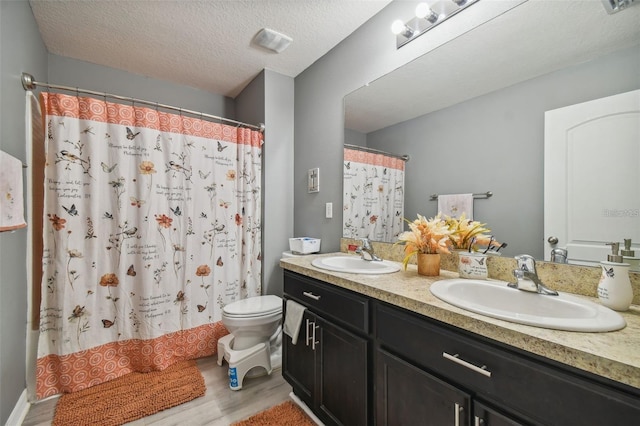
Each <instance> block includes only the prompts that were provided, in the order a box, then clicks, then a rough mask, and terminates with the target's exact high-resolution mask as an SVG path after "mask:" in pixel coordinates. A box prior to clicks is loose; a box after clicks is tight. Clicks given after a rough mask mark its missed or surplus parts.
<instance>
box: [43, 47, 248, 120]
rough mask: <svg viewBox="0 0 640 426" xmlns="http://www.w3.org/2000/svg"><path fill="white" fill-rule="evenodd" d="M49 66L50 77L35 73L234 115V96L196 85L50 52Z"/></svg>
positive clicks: (55, 80)
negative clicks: (207, 90) (186, 84)
mask: <svg viewBox="0 0 640 426" xmlns="http://www.w3.org/2000/svg"><path fill="white" fill-rule="evenodd" d="M48 67H49V69H48V73H47V77H46V78H44V77H43V76H38V75H34V77H35V78H36V80H38V81H49V82H51V83H53V84H60V85H63V86H70V87H80V88H82V89H89V90H95V91H97V92H107V93H112V94H114V95H122V96H128V97H132V98H138V99H144V100H148V101H153V102H158V103H161V104H167V105H173V106H178V107H181V108H184V109H189V110H192V111H198V112H204V113H206V114H212V115H217V116H220V117H226V118H234V117H235V107H234V105H235V103H234V101H233V99H231V98H228V97H226V96H221V95H215V94H212V93H208V92H205V91H203V90H200V89H195V88H193V87H189V86H184V85H180V84H175V83H171V82H168V81H163V80H156V79H152V78H149V77H145V76H143V75H138V74H132V73H129V72H126V71H121V70H118V69H115V68H109V67H105V66H102V65H96V64H92V63H89V62H84V61H78V60H76V59H71V58H67V57H64V56H58V55H52V54H49V63H48Z"/></svg>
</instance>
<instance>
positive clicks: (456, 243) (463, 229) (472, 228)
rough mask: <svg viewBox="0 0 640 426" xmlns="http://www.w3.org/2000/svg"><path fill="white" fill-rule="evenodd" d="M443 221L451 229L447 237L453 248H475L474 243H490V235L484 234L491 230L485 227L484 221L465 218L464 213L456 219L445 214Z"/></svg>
mask: <svg viewBox="0 0 640 426" xmlns="http://www.w3.org/2000/svg"><path fill="white" fill-rule="evenodd" d="M445 222H446V224H447V226H448V227H449V230H450V231H451V234H450V236H449V238H450V239H451V244H452V245H453V248H456V249H463V250H469V249H474V250H475V247H476V244H478V245H488V244H490V243H491V236H490V235H487V234H486V233H487V232H491V230H490V229H489V228H485V226H486V225H487V224H486V223H480V222H478V221H475V220H470V219H467V218H466V217H465V214H464V213H463V214H462V215H461V216H460V217H459V218H458V219H456V218H454V217H449V216H445Z"/></svg>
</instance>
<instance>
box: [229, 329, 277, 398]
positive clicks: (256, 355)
mask: <svg viewBox="0 0 640 426" xmlns="http://www.w3.org/2000/svg"><path fill="white" fill-rule="evenodd" d="M232 344H233V335H232V334H227V335H226V336H224V337H222V338H221V339H218V365H220V366H222V362H223V360H225V359H226V360H227V362H228V363H229V388H231V390H240V389H242V381H243V380H244V376H245V375H246V374H247V372H248V371H249V370H251V369H252V368H254V367H263V368H264V369H265V370H267V374H271V371H272V369H271V354H270V352H269V345H267V344H266V343H258V344H257V345H255V346H252V347H250V348H247V349H242V350H239V351H235V350H233V349H231V345H232Z"/></svg>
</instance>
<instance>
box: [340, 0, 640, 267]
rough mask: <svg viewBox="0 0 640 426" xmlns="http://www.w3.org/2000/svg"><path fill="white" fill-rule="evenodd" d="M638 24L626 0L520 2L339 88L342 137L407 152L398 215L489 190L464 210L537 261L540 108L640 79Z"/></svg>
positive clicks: (638, 15)
mask: <svg viewBox="0 0 640 426" xmlns="http://www.w3.org/2000/svg"><path fill="white" fill-rule="evenodd" d="M460 16H462V14H461V15H460ZM639 21H640V6H636V5H633V6H631V7H628V8H626V9H624V10H622V11H621V12H619V13H616V14H612V15H609V14H607V12H606V10H605V9H604V8H603V6H602V3H600V2H595V1H594V2H555V1H527V2H524V3H522V4H520V5H518V6H516V7H514V8H513V9H511V10H509V11H508V12H506V13H504V14H503V15H501V16H498V17H497V18H494V19H493V20H491V21H489V22H487V23H485V24H483V25H481V26H479V27H477V28H475V29H473V30H472V31H469V32H468V33H466V34H464V35H462V36H460V37H458V38H456V39H454V40H451V41H449V42H448V43H446V44H445V45H443V46H441V47H440V48H438V49H435V50H433V51H431V52H429V53H427V54H425V55H424V56H422V57H420V58H417V59H416V60H414V61H413V62H411V63H408V64H406V65H405V66H403V67H400V68H398V69H397V70H395V71H393V72H392V73H390V74H387V75H385V76H383V77H381V78H380V79H378V80H376V81H374V82H372V83H370V84H369V85H367V86H366V87H362V88H360V89H358V90H356V91H355V92H353V93H351V94H349V95H347V96H346V97H345V103H344V104H345V127H346V131H345V143H347V144H355V145H365V146H367V147H369V148H373V149H377V150H381V151H385V152H389V153H393V154H398V155H405V154H406V155H409V156H410V158H411V160H410V161H409V162H408V163H407V164H406V170H405V211H404V216H405V217H406V218H408V219H410V220H413V219H414V218H415V217H416V214H418V213H420V214H422V215H424V216H427V217H431V216H434V215H436V214H437V210H438V207H437V202H436V201H431V195H432V194H457V193H485V192H487V191H491V192H492V193H493V196H492V197H490V198H487V199H476V200H475V201H474V203H473V205H474V206H473V208H474V219H476V220H479V221H481V222H483V223H486V224H487V226H488V227H489V228H490V229H491V230H492V233H493V235H495V237H496V239H498V240H499V241H503V242H507V243H508V246H507V247H506V248H505V249H504V250H502V252H503V254H504V255H507V256H513V255H517V254H521V253H528V254H531V255H533V256H534V257H536V258H538V259H544V257H545V254H547V253H548V252H550V250H551V249H552V248H553V247H554V246H553V245H551V244H550V243H548V242H547V238H548V237H550V236H546V235H544V214H545V213H544V182H543V180H544V178H543V177H544V167H545V164H544V123H545V121H544V113H545V111H549V110H553V109H557V108H561V107H565V106H568V105H573V104H577V103H581V102H585V101H588V100H592V99H598V98H602V97H606V96H610V95H613V94H617V93H624V92H627V91H631V90H634V89H638V88H640V79H639V78H638V74H637V70H638V69H639V68H640V26H638V25H637V22H639ZM428 36H429V34H428V33H427V34H426V35H423V36H422V37H423V38H424V37H428ZM636 243H640V241H637V242H636V241H634V245H635V244H636ZM636 250H640V249H637V248H636Z"/></svg>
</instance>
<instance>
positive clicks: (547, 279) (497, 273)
mask: <svg viewBox="0 0 640 426" xmlns="http://www.w3.org/2000/svg"><path fill="white" fill-rule="evenodd" d="M359 242H360V240H358V239H351V238H342V239H341V240H340V251H341V252H343V253H349V252H350V251H349V246H352V247H353V246H358V244H359ZM371 244H372V245H373V248H374V250H375V252H376V254H377V255H378V256H380V257H381V258H383V259H387V260H392V261H395V262H402V260H403V259H404V246H402V245H399V244H398V245H395V244H392V243H382V242H375V241H374V242H372V243H371ZM409 263H413V264H415V257H414V259H412V260H411V261H410V262H409ZM516 266H517V265H516V261H515V259H514V258H512V257H500V256H490V257H489V258H487V267H488V270H489V278H493V279H497V280H502V281H513V272H512V271H513V270H514V269H516ZM440 267H441V268H442V269H445V270H447V271H453V272H457V271H458V255H457V253H452V254H443V255H441V265H440ZM536 268H537V272H538V276H539V277H540V279H541V280H542V282H543V283H544V284H545V285H546V286H547V287H549V288H551V289H553V290H557V291H564V292H566V293H573V294H580V295H583V296H589V297H598V296H597V293H596V290H597V287H598V281H600V274H601V270H600V268H595V267H591V266H577V265H567V264H562V263H551V262H543V261H538V262H536ZM629 276H630V279H631V287H632V288H633V302H632V303H633V304H634V305H640V273H636V272H632V273H631V274H629Z"/></svg>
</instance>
